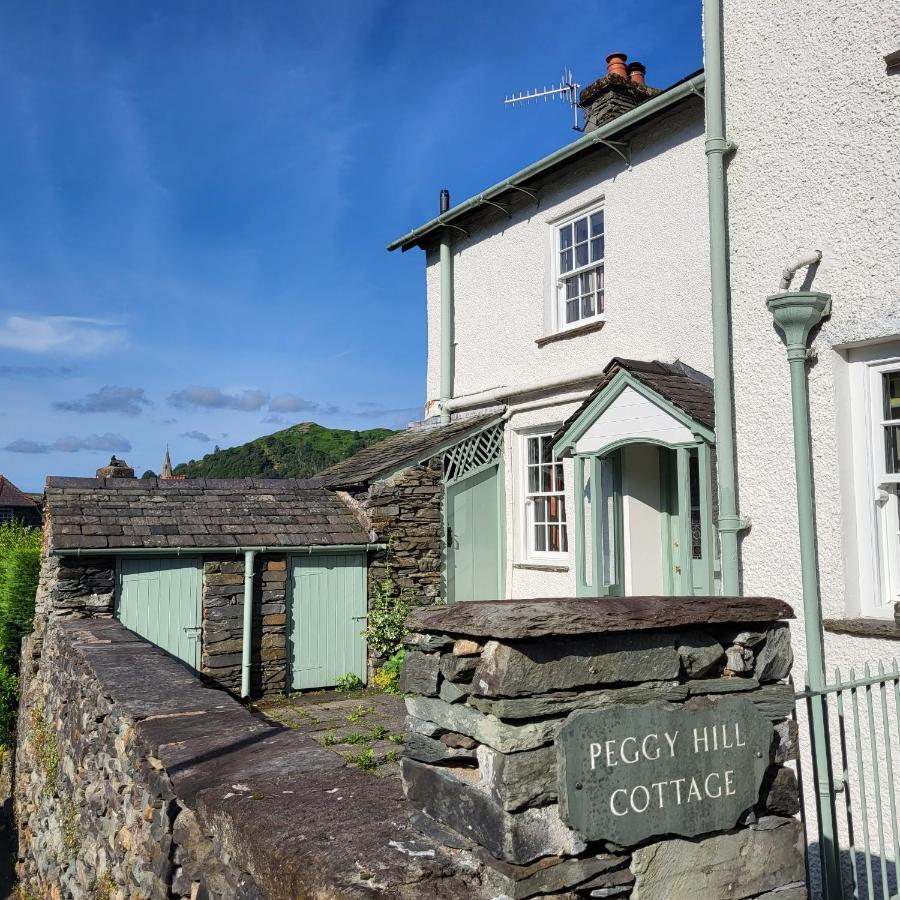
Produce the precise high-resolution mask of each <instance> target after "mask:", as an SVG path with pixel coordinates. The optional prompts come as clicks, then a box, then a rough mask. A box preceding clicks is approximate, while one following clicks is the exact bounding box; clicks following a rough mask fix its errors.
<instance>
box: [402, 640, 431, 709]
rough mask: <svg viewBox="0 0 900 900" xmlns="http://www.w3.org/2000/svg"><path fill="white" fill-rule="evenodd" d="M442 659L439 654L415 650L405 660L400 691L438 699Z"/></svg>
mask: <svg viewBox="0 0 900 900" xmlns="http://www.w3.org/2000/svg"><path fill="white" fill-rule="evenodd" d="M440 665H441V657H440V655H439V654H437V653H421V652H420V651H418V650H413V651H411V652H410V653H407V654H406V656H405V657H404V658H403V668H402V669H401V670H400V690H401V691H402V692H403V693H404V694H422V695H423V696H425V697H436V696H437V692H438V679H439V678H440Z"/></svg>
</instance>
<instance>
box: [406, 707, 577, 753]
mask: <svg viewBox="0 0 900 900" xmlns="http://www.w3.org/2000/svg"><path fill="white" fill-rule="evenodd" d="M406 709H407V712H408V713H409V714H410V715H411V716H414V717H416V718H418V719H424V720H425V721H428V722H433V723H434V724H435V725H438V726H439V727H441V728H444V729H445V730H447V731H456V732H459V733H460V734H465V735H467V736H468V737H470V738H474V739H475V740H476V741H478V742H479V743H480V744H487V745H488V746H489V747H493V748H494V749H495V750H499V751H500V752H501V753H516V752H518V751H519V750H533V749H535V748H536V747H544V746H546V745H547V744H550V743H552V742H553V739H554V737H555V736H556V732H557V731H558V730H559V727H560V725H561V724H562V722H563V719H548V720H545V721H542V722H529V723H528V724H526V725H507V724H506V723H505V722H501V721H500V720H499V719H498V718H496V717H495V716H485V715H482V713H480V712H477V711H476V710H474V709H472V708H471V707H469V706H464V705H463V704H460V703H455V704H453V705H450V704H449V703H444V702H443V701H441V700H434V699H431V698H429V697H407V698H406Z"/></svg>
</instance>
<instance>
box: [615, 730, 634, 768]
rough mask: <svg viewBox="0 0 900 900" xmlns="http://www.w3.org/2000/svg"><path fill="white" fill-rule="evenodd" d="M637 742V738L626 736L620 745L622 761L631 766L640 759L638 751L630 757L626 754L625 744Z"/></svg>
mask: <svg viewBox="0 0 900 900" xmlns="http://www.w3.org/2000/svg"><path fill="white" fill-rule="evenodd" d="M636 743H637V738H634V737H627V738H624V739H623V740H622V743H621V744H620V745H619V756H621V757H622V762H623V763H625V765H628V766H630V765H632V764H634V763H636V762H637V761H638V754H637V751H635V753H634V756H632V757H630V758H629V757H627V756H626V755H625V745H626V744H636Z"/></svg>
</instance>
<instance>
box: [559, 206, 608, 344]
mask: <svg viewBox="0 0 900 900" xmlns="http://www.w3.org/2000/svg"><path fill="white" fill-rule="evenodd" d="M598 212H602V213H603V246H604V251H603V257H602V258H601V259H600V260H599V261H598V260H594V261H592V262H591V261H589V262H588V264H587V265H584V266H581V267H576V268H573V269H572V270H570V271H568V272H563V271H562V270H561V266H560V252H561V251H560V240H559V236H560V231H561V230H562V229H563V228H565V227H566V226H568V225H573V226H574V224H575V222H576V221H578V220H579V219H585V218H586V219H587V220H588V223H590V218H591V216H593V215H594V214H596V213H598ZM549 225H550V227H551V233H550V254H551V256H550V264H551V266H550V271H551V279H550V303H551V322H552V325H553V332H555V333H559V332H565V331H571V330H573V329H576V328H581V327H583V326H585V325H590V324H592V323H594V322H603V321H605V320H606V205H605V203H604V202H603V201H602V200H601V201H598V202H592V203H591V204H589V205H587V206H583V207H581V208H579V209H577V210H574V211H572V212H569V213H567V214H566V215H565V216H564V217H562V218H559V219H555V220H553V221H552V222H550V223H549ZM590 240H591V236H590V233H589V234H588V251H589V252H590ZM572 246H573V248H574V246H575V244H574V241H573V244H572ZM573 255H574V250H573ZM594 270H599V271H600V273H601V277H602V279H603V288H602V294H603V310H602V311H601V310H599V309H596V310H595V311H594V314H593V315H592V316H585V317H581V318H578V319H576V320H575V321H574V322H566V316H565V305H566V281H567V280H568V279H569V278H573V277H576V276H580V275H582V274H585V273H588V272H593V271H594Z"/></svg>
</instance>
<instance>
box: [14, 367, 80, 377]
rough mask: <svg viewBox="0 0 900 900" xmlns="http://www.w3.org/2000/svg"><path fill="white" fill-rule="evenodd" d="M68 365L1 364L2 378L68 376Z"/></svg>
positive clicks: (71, 371)
mask: <svg viewBox="0 0 900 900" xmlns="http://www.w3.org/2000/svg"><path fill="white" fill-rule="evenodd" d="M74 371H75V370H74V369H70V368H69V367H68V366H0V378H68V377H69V376H70V375H72V374H73V373H74Z"/></svg>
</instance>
